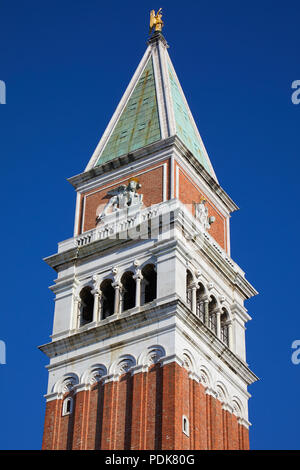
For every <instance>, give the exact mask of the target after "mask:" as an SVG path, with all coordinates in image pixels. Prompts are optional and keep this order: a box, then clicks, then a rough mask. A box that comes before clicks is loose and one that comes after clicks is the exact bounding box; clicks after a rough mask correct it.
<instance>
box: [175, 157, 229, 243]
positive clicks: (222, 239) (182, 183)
mask: <svg viewBox="0 0 300 470" xmlns="http://www.w3.org/2000/svg"><path fill="white" fill-rule="evenodd" d="M177 167H178V168H179V183H178V184H179V188H177V191H178V197H179V199H180V201H182V202H183V203H184V204H188V205H189V206H190V207H189V208H190V210H191V211H192V212H193V214H194V215H195V209H194V207H193V202H200V197H201V196H203V197H205V198H206V199H207V203H206V206H207V208H208V215H209V216H214V217H215V219H216V220H215V222H214V223H213V224H212V225H211V228H210V230H209V233H210V235H211V236H212V237H213V238H214V239H215V240H216V242H217V243H219V245H220V246H221V247H222V248H224V249H225V250H227V246H228V243H227V229H226V218H225V217H224V216H223V215H222V214H221V213H220V212H219V210H218V209H217V208H216V206H215V205H214V204H213V203H212V202H211V201H210V200H209V198H208V197H207V195H206V194H204V193H203V192H202V191H200V189H199V187H198V186H197V185H196V183H195V182H194V181H193V180H192V178H191V176H189V175H187V173H186V172H185V171H184V170H183V169H182V168H181V167H180V165H177Z"/></svg>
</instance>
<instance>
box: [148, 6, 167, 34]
mask: <svg viewBox="0 0 300 470" xmlns="http://www.w3.org/2000/svg"><path fill="white" fill-rule="evenodd" d="M161 17H162V8H160V9H159V10H158V12H157V13H156V14H155V11H154V10H151V11H150V31H149V34H151V33H152V31H153V28H154V26H155V31H161V30H162V28H163V25H164V22H163V20H162V19H161Z"/></svg>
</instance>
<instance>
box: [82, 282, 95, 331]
mask: <svg viewBox="0 0 300 470" xmlns="http://www.w3.org/2000/svg"><path fill="white" fill-rule="evenodd" d="M80 303H81V315H80V326H83V325H86V324H87V323H90V322H92V321H93V312H94V296H93V294H92V288H91V287H89V286H87V287H84V288H83V289H82V291H81V292H80Z"/></svg>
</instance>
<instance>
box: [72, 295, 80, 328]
mask: <svg viewBox="0 0 300 470" xmlns="http://www.w3.org/2000/svg"><path fill="white" fill-rule="evenodd" d="M73 315H74V316H73V327H74V329H77V328H79V327H80V315H81V298H80V297H79V296H78V297H75V299H74V312H73Z"/></svg>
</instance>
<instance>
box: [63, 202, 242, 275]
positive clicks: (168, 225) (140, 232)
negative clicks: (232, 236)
mask: <svg viewBox="0 0 300 470" xmlns="http://www.w3.org/2000/svg"><path fill="white" fill-rule="evenodd" d="M175 231H177V234H178V233H179V232H180V233H181V236H182V237H183V238H184V239H193V238H197V237H198V238H201V237H203V240H205V241H206V242H207V243H208V244H209V245H210V246H211V247H212V248H213V249H214V250H215V251H216V252H217V253H218V255H219V256H221V257H222V258H223V259H224V260H225V261H226V263H228V265H230V266H231V268H233V269H234V270H235V271H236V272H237V273H239V274H241V275H242V276H243V277H244V272H243V271H242V270H241V269H240V267H239V266H238V265H237V264H236V263H235V262H234V261H233V260H232V259H231V258H230V256H229V255H228V254H227V253H226V251H225V250H224V249H223V248H222V247H221V246H220V245H219V244H218V243H217V242H216V241H215V239H214V238H213V237H211V235H210V234H209V233H208V232H207V231H206V230H203V227H202V226H201V224H200V222H199V221H198V220H197V219H196V218H195V217H194V216H193V215H192V212H191V208H189V207H187V206H186V205H185V204H183V203H182V202H180V201H179V200H178V199H173V200H171V201H167V202H163V203H160V204H156V205H153V206H151V207H146V208H144V209H136V208H134V207H132V208H130V207H129V208H128V209H124V210H120V211H117V212H113V213H111V214H108V215H106V216H105V218H104V219H103V220H102V221H100V222H99V224H98V226H97V227H96V228H95V229H92V230H89V231H88V232H84V233H83V234H81V235H78V236H76V237H74V238H69V239H68V240H65V241H63V242H61V243H59V244H58V252H59V253H62V252H64V251H67V250H69V249H72V248H74V247H78V248H80V247H83V246H85V245H89V244H90V243H93V242H95V241H99V240H106V239H121V240H122V239H123V240H124V239H138V238H142V239H160V238H163V239H166V238H171V237H173V236H174V234H175Z"/></svg>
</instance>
